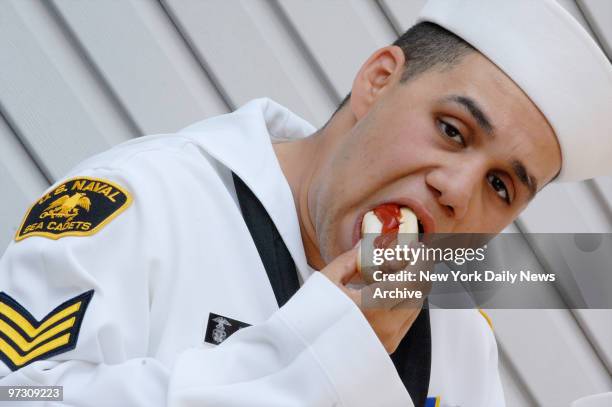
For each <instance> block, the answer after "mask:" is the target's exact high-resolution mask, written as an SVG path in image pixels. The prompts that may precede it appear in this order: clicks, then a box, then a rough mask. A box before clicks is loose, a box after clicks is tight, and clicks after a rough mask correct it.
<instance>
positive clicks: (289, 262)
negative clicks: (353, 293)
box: [232, 173, 431, 407]
mask: <svg viewBox="0 0 612 407" xmlns="http://www.w3.org/2000/svg"><path fill="white" fill-rule="evenodd" d="M232 176H233V178H234V186H235V187H236V195H237V196H238V202H239V203H240V209H241V210H242V216H243V217H244V220H245V222H246V224H247V227H248V228H249V232H250V233H251V237H252V238H253V241H254V242H255V246H256V247H257V251H258V252H259V256H260V257H261V261H262V262H263V265H264V267H265V269H266V273H267V274H268V279H269V280H270V284H271V285H272V290H273V291H274V296H275V297H276V302H277V303H278V306H279V307H282V306H283V305H285V303H286V302H287V301H288V300H289V298H291V296H292V295H293V294H295V292H296V291H297V290H298V289H299V288H300V283H299V280H298V277H297V270H296V268H295V263H294V262H293V259H292V258H291V254H290V253H289V250H288V249H287V246H286V245H285V242H283V239H282V237H281V236H280V234H279V233H278V230H277V229H276V226H274V222H272V219H270V215H268V212H267V211H266V209H265V208H264V207H263V205H262V204H261V202H260V201H259V199H257V197H256V196H255V195H254V194H253V192H252V191H251V190H250V189H249V188H248V187H247V186H246V185H245V184H244V182H242V180H241V179H240V178H239V177H238V176H237V175H236V174H234V173H232ZM391 360H392V361H393V364H394V365H395V368H396V369H397V372H398V374H399V376H400V377H401V379H402V382H403V383H404V386H406V390H408V393H409V394H410V397H411V398H412V401H413V402H414V405H415V407H420V406H424V405H425V399H426V398H427V391H428V388H429V375H430V370H431V327H430V325H429V311H428V309H427V308H424V309H423V310H422V311H421V313H420V314H419V316H418V318H417V319H416V320H415V321H414V324H412V327H411V328H410V331H408V334H407V335H406V336H405V337H404V339H402V341H401V342H400V344H399V346H398V348H397V350H396V351H395V352H394V353H393V354H392V355H391Z"/></svg>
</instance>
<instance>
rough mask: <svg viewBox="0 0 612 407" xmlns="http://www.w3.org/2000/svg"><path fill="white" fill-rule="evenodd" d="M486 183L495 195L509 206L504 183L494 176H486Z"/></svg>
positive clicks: (508, 197) (508, 195) (508, 196)
mask: <svg viewBox="0 0 612 407" xmlns="http://www.w3.org/2000/svg"><path fill="white" fill-rule="evenodd" d="M487 181H489V184H491V186H492V187H493V189H494V190H495V192H496V193H497V195H499V197H500V198H502V199H503V200H504V201H506V203H507V204H508V205H510V194H509V193H508V188H506V184H504V181H502V180H501V178H499V177H498V176H496V175H494V174H489V175H487Z"/></svg>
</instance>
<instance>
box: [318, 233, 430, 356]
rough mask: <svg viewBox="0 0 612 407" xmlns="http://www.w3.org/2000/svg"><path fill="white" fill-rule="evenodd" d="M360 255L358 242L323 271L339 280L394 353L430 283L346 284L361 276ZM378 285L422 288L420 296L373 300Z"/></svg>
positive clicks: (385, 344) (337, 281) (418, 310)
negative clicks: (353, 286) (354, 285)
mask: <svg viewBox="0 0 612 407" xmlns="http://www.w3.org/2000/svg"><path fill="white" fill-rule="evenodd" d="M358 255H359V245H357V246H355V247H354V248H353V249H351V250H349V251H348V252H346V253H343V254H341V255H340V256H338V257H336V259H334V261H332V262H331V263H329V264H328V265H327V266H326V267H325V268H324V269H323V270H321V273H323V275H325V276H326V277H327V278H329V279H330V280H331V281H332V282H333V283H334V284H336V285H337V286H338V287H339V288H340V289H341V290H342V291H343V292H344V293H345V294H346V295H348V296H349V298H350V299H351V300H353V302H355V304H357V306H358V307H359V308H360V309H361V311H362V312H363V314H364V315H365V317H366V319H367V320H368V322H369V323H370V325H371V326H372V329H373V330H374V332H375V333H376V335H377V336H378V339H380V341H381V342H382V344H383V346H384V347H385V349H386V350H387V353H389V354H391V353H393V352H395V350H396V349H397V347H398V346H399V343H400V341H401V340H402V338H403V337H404V336H405V335H406V333H407V332H408V330H409V329H410V327H411V326H412V324H413V323H414V321H415V320H416V318H417V316H418V315H419V313H420V311H421V308H422V306H423V302H424V301H425V297H426V295H427V293H428V292H429V288H430V287H429V286H428V285H423V284H422V283H418V282H416V283H415V282H408V283H399V282H393V283H390V282H377V283H374V284H370V285H367V286H364V287H363V288H361V289H359V290H357V289H354V288H351V287H347V286H346V284H347V283H348V282H350V281H351V280H354V279H355V278H357V279H358V278H359V273H358V271H357V256H358ZM377 287H379V288H381V289H382V290H383V291H385V290H390V289H393V288H395V287H397V288H399V289H403V288H408V289H410V290H418V289H420V290H421V291H423V293H424V294H423V297H424V298H421V299H411V300H409V299H406V300H404V299H388V298H387V299H381V300H380V301H377V302H376V303H374V301H372V295H373V293H374V290H375V289H376V288H377ZM364 298H367V299H368V301H367V302H368V304H367V306H365V305H364V304H363V302H364V301H363V299H364Z"/></svg>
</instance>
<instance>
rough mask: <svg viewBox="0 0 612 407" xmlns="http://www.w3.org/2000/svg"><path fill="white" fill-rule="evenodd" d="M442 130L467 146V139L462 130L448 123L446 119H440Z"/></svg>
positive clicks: (447, 135)
mask: <svg viewBox="0 0 612 407" xmlns="http://www.w3.org/2000/svg"><path fill="white" fill-rule="evenodd" d="M439 126H440V130H442V132H443V133H444V134H445V135H446V137H448V138H450V139H452V140H453V141H454V142H456V143H458V144H461V145H462V146H465V139H464V138H463V136H462V135H461V132H460V131H459V130H457V128H456V127H455V126H453V125H452V124H449V123H446V122H445V121H442V120H439Z"/></svg>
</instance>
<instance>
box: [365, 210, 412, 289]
mask: <svg viewBox="0 0 612 407" xmlns="http://www.w3.org/2000/svg"><path fill="white" fill-rule="evenodd" d="M366 233H367V234H376V235H378V236H377V237H376V238H375V239H374V241H373V245H374V247H381V248H382V247H388V246H389V245H390V244H391V243H392V242H394V241H395V240H396V239H397V243H398V244H402V245H407V244H409V243H410V241H411V240H416V239H417V238H418V233H419V221H418V219H417V217H416V215H415V214H414V212H412V211H411V210H410V209H409V208H407V207H404V206H402V207H400V206H399V205H397V204H383V205H380V206H377V207H376V208H374V209H373V210H371V211H369V212H367V213H366V214H365V215H364V217H363V220H362V222H361V237H362V238H363V237H364V235H365V234H366ZM398 233H399V234H400V235H399V239H398ZM361 250H362V249H361V246H360V247H359V253H358V258H357V269H358V270H359V273H360V274H361V276H362V278H363V279H364V280H365V281H369V280H370V278H369V276H367V275H364V270H363V268H362V264H361Z"/></svg>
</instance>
